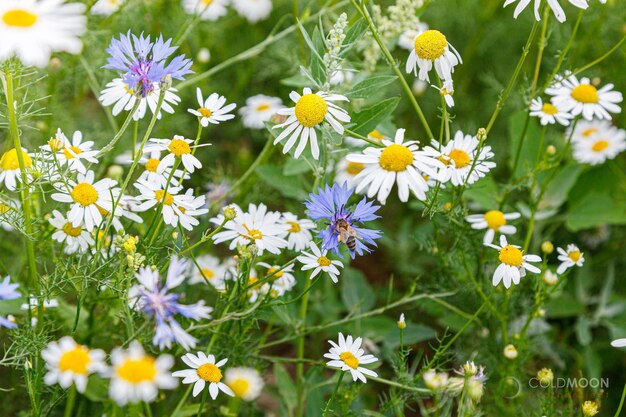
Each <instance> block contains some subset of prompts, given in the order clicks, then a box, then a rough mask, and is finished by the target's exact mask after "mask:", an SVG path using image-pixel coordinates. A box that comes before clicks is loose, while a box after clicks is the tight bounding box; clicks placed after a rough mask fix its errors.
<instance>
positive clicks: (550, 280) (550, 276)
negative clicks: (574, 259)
mask: <svg viewBox="0 0 626 417" xmlns="http://www.w3.org/2000/svg"><path fill="white" fill-rule="evenodd" d="M541 279H542V280H543V282H545V283H546V285H556V283H557V282H559V276H558V275H557V274H555V273H554V272H552V271H550V270H549V269H546V272H544V273H543V275H542V276H541Z"/></svg>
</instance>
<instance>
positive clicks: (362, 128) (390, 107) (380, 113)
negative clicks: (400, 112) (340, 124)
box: [352, 97, 400, 135]
mask: <svg viewBox="0 0 626 417" xmlns="http://www.w3.org/2000/svg"><path fill="white" fill-rule="evenodd" d="M398 103H400V98H399V97H391V98H388V99H386V100H382V101H380V102H378V103H376V104H374V105H373V106H370V107H368V108H366V109H364V110H363V111H361V112H359V113H357V114H355V115H354V117H353V118H352V123H353V124H354V127H353V129H352V130H354V131H355V132H356V133H359V134H362V135H367V134H368V133H369V132H371V131H372V130H374V129H375V128H376V126H377V125H378V124H379V123H381V122H382V121H383V120H384V119H386V118H387V117H389V116H390V115H391V114H392V113H393V111H394V110H395V109H396V107H398Z"/></svg>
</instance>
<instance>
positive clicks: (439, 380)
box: [422, 369, 448, 391]
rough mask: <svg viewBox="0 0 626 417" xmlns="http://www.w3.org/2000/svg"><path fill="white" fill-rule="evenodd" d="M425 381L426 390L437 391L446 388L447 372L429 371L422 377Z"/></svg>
mask: <svg viewBox="0 0 626 417" xmlns="http://www.w3.org/2000/svg"><path fill="white" fill-rule="evenodd" d="M422 378H423V379H424V384H425V385H426V388H428V389H430V390H433V391H436V390H438V389H441V388H444V387H445V386H446V384H447V383H448V374H447V373H445V372H437V371H435V370H433V369H429V370H428V371H426V372H424V375H423V376H422Z"/></svg>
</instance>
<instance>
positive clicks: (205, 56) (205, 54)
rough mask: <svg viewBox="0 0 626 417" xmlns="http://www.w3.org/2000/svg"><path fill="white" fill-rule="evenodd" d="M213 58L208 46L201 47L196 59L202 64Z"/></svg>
mask: <svg viewBox="0 0 626 417" xmlns="http://www.w3.org/2000/svg"><path fill="white" fill-rule="evenodd" d="M210 60H211V52H210V51H209V50H208V49H207V48H200V50H199V51H198V54H197V55H196V61H198V62H199V63H201V64H206V63H207V62H209V61H210Z"/></svg>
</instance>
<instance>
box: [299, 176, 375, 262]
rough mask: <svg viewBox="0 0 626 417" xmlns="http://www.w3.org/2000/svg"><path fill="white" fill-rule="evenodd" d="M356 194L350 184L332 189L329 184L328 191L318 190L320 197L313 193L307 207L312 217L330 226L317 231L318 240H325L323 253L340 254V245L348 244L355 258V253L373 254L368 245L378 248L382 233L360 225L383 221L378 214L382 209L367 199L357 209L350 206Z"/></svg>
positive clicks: (326, 188) (334, 186)
mask: <svg viewBox="0 0 626 417" xmlns="http://www.w3.org/2000/svg"><path fill="white" fill-rule="evenodd" d="M353 193H354V189H349V188H348V186H347V184H343V186H341V185H339V184H333V186H332V187H329V186H328V185H326V187H325V188H324V189H322V188H318V191H317V194H314V193H311V194H309V200H307V201H305V203H304V204H305V206H306V208H307V215H308V216H309V218H311V219H312V220H314V221H319V220H324V221H325V222H326V225H327V227H326V228H325V229H321V230H318V231H317V232H318V233H317V237H318V238H321V239H323V242H322V250H325V251H332V252H333V253H335V254H340V252H339V244H340V243H341V242H344V243H345V244H346V245H347V246H348V250H349V251H350V256H351V257H352V258H353V259H354V257H355V254H358V255H363V253H364V252H367V253H369V252H371V249H370V248H369V247H368V246H367V245H373V246H376V243H375V242H374V239H378V238H379V237H381V235H382V234H381V232H380V231H378V230H372V229H366V228H364V227H361V226H358V225H360V224H363V223H365V222H368V221H371V220H375V219H377V218H379V217H380V216H378V215H376V214H374V213H375V212H376V211H377V210H378V209H379V208H380V206H376V205H374V204H373V203H372V202H368V201H367V200H366V198H365V197H363V199H362V200H361V201H360V202H359V203H358V204H357V205H356V206H353V207H352V208H350V207H348V206H347V204H348V200H349V199H350V197H351V196H352V194H353ZM350 246H351V247H350Z"/></svg>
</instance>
